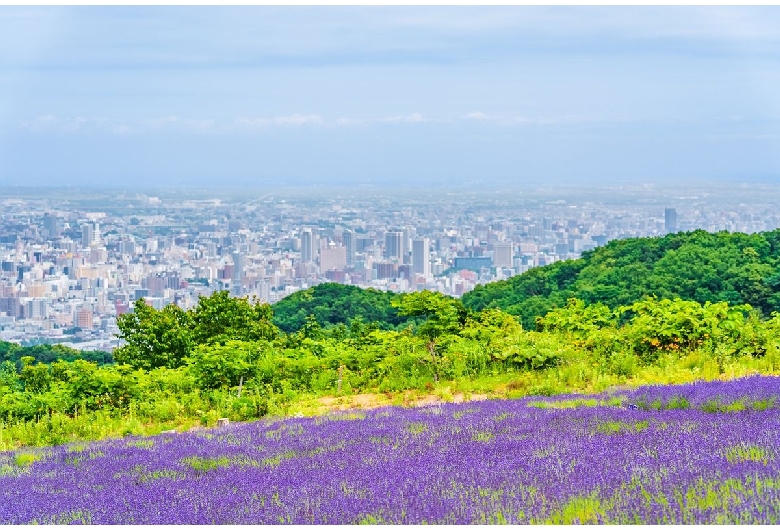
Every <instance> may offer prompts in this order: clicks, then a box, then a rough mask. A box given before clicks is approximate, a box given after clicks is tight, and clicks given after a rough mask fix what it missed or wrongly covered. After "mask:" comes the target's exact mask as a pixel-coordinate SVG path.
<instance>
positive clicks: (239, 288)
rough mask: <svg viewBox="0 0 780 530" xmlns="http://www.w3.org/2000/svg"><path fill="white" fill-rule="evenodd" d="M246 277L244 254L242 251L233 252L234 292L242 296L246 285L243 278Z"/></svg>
mask: <svg viewBox="0 0 780 530" xmlns="http://www.w3.org/2000/svg"><path fill="white" fill-rule="evenodd" d="M243 278H244V256H242V255H241V253H240V252H233V278H232V280H233V282H232V285H233V289H232V290H233V293H234V294H236V295H238V296H241V295H242V294H244V293H243V290H244V286H243V284H242V282H241V280H242V279H243Z"/></svg>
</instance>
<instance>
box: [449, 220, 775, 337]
mask: <svg viewBox="0 0 780 530" xmlns="http://www.w3.org/2000/svg"><path fill="white" fill-rule="evenodd" d="M650 295H654V296H657V297H658V298H668V299H674V298H681V299H683V300H695V301H697V302H699V303H701V304H703V303H705V302H728V303H729V304H732V305H739V304H750V305H751V306H752V307H753V308H755V309H757V310H759V311H760V312H761V313H762V314H763V315H765V316H769V315H770V314H771V313H772V312H773V311H780V230H775V231H773V232H763V233H758V234H752V235H746V234H741V233H728V232H719V233H717V234H712V233H709V232H705V231H703V230H697V231H695V232H688V233H679V234H672V235H668V236H666V237H658V238H638V239H624V240H616V241H611V242H610V243H609V244H607V245H606V246H604V247H600V248H597V249H595V250H592V251H589V252H584V253H583V255H582V257H581V258H580V259H577V260H571V261H564V262H558V263H554V264H552V265H548V266H546V267H539V268H536V269H532V270H530V271H528V272H527V273H525V274H521V275H519V276H515V277H513V278H510V279H508V280H504V281H499V282H495V283H491V284H488V285H484V286H478V287H477V288H476V289H474V290H473V291H472V292H470V293H467V294H466V295H464V296H463V304H464V305H465V306H466V307H468V308H470V309H473V310H476V311H481V310H483V309H486V308H493V307H495V308H500V309H502V310H504V311H506V312H508V313H510V314H512V315H516V316H518V317H520V318H521V320H522V322H523V325H524V326H526V327H532V326H533V325H534V324H535V321H536V317H539V316H544V315H545V314H546V313H547V312H548V311H550V310H551V309H554V308H558V307H562V306H564V305H565V304H566V303H567V300H568V299H570V298H578V299H580V300H583V301H584V302H586V303H588V304H594V303H603V304H606V305H607V306H609V307H610V308H613V309H614V308H616V307H618V306H620V305H626V304H631V303H634V302H637V301H639V300H641V299H642V298H644V297H645V296H650Z"/></svg>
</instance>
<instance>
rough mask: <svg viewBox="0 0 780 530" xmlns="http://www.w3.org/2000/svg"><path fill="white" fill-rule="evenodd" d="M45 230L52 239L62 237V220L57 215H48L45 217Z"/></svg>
mask: <svg viewBox="0 0 780 530" xmlns="http://www.w3.org/2000/svg"><path fill="white" fill-rule="evenodd" d="M43 228H45V229H46V231H47V232H48V233H49V237H50V238H54V237H60V234H61V232H62V228H61V226H60V218H59V217H57V216H56V215H53V214H50V213H47V214H44V216H43Z"/></svg>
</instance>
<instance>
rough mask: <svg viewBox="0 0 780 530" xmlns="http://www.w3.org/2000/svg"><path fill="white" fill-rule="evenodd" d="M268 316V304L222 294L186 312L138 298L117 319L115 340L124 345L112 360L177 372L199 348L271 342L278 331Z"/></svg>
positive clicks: (225, 292) (118, 349)
mask: <svg viewBox="0 0 780 530" xmlns="http://www.w3.org/2000/svg"><path fill="white" fill-rule="evenodd" d="M271 318H272V311H271V309H270V306H268V305H267V304H262V303H259V302H258V301H257V300H248V299H247V298H231V297H230V295H229V293H228V292H227V291H216V292H214V293H213V294H212V295H211V296H209V297H201V298H200V300H199V302H198V305H197V306H196V307H195V309H194V310H188V311H184V310H182V309H181V308H179V307H178V306H176V305H174V304H170V305H168V306H166V307H165V308H163V309H161V310H157V309H154V308H153V307H150V306H148V305H146V303H145V301H144V299H143V298H141V299H139V300H138V301H137V302H136V304H135V308H134V311H133V312H132V313H126V314H124V315H122V316H120V317H119V319H117V325H118V326H119V330H120V335H119V336H120V338H121V339H123V340H125V341H126V344H125V345H123V346H121V347H120V348H117V350H116V351H115V352H114V357H115V358H116V360H117V362H120V363H127V364H130V365H132V366H134V367H136V368H141V369H144V370H151V369H153V368H160V367H166V368H177V367H180V366H183V365H184V363H185V359H186V358H187V357H188V356H189V355H190V354H191V353H192V351H193V348H195V347H197V346H198V345H205V344H219V343H224V342H226V341H231V340H239V341H264V340H273V339H274V338H275V337H276V336H277V333H278V329H277V328H276V326H274V325H273V324H272V323H271Z"/></svg>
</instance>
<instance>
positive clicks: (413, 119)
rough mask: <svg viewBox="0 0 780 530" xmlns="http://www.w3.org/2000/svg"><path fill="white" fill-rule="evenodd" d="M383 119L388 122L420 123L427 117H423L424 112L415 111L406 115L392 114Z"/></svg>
mask: <svg viewBox="0 0 780 530" xmlns="http://www.w3.org/2000/svg"><path fill="white" fill-rule="evenodd" d="M381 121H384V122H387V123H420V122H424V121H427V120H426V119H425V118H423V116H422V114H420V113H419V112H413V113H411V114H408V115H406V116H403V115H401V116H391V117H389V118H385V119H383V120H381Z"/></svg>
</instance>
